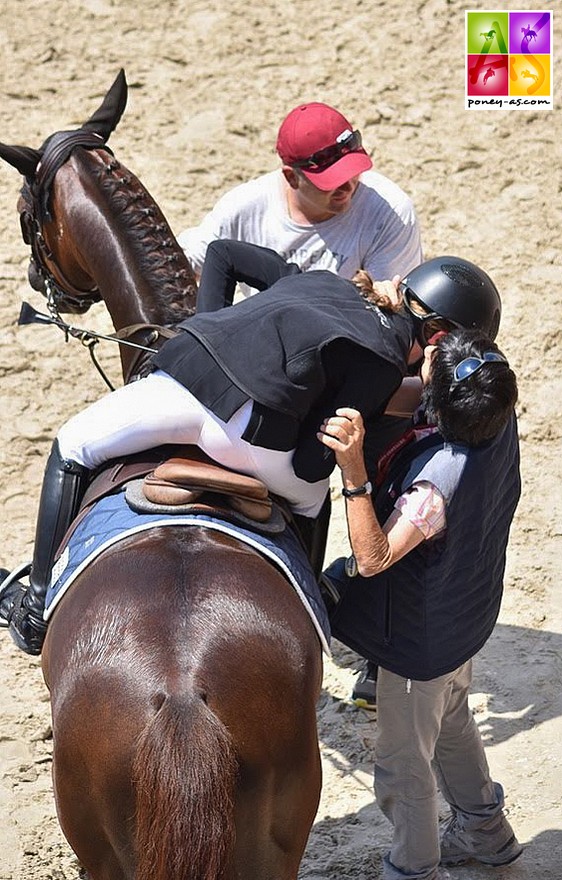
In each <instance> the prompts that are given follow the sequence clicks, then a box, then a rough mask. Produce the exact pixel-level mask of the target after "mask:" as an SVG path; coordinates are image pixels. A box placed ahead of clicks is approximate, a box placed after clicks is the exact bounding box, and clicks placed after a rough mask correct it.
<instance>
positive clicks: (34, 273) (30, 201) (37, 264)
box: [20, 130, 113, 319]
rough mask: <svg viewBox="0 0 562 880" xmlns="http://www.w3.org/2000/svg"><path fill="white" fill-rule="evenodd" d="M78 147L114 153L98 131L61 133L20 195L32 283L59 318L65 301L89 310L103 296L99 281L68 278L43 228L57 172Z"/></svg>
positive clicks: (22, 228) (49, 145) (22, 222)
mask: <svg viewBox="0 0 562 880" xmlns="http://www.w3.org/2000/svg"><path fill="white" fill-rule="evenodd" d="M75 147H83V148H84V149H87V150H94V149H100V148H103V149H104V150H107V152H109V153H111V150H110V149H109V147H108V146H107V145H106V144H105V142H104V140H103V138H102V137H101V136H100V135H98V134H94V132H90V131H82V130H79V131H67V132H60V133H59V134H58V135H57V136H56V137H55V139H54V140H53V141H52V142H51V143H49V144H48V145H47V147H46V149H45V152H44V153H43V155H42V157H41V161H40V163H39V165H38V166H37V171H36V174H35V178H34V179H33V180H32V181H30V180H29V179H26V181H25V183H24V185H23V187H22V189H21V194H20V225H21V232H22V236H23V240H24V241H25V243H26V244H28V245H29V246H30V248H31V266H30V272H29V275H30V282H31V285H32V287H33V288H34V289H35V290H40V291H41V292H42V293H43V294H44V296H45V298H46V300H47V308H48V309H49V313H50V314H51V315H52V316H53V317H54V318H57V319H60V313H59V307H61V306H62V305H63V304H64V305H66V306H69V307H70V310H71V311H75V312H85V311H87V310H88V309H89V308H90V306H92V305H93V304H94V303H97V302H100V301H101V298H102V297H101V294H100V292H99V289H98V288H97V286H96V285H95V284H92V286H91V287H88V288H86V289H81V288H78V287H76V286H75V285H74V284H72V282H70V281H69V280H68V278H67V277H66V276H65V274H64V272H63V271H62V269H61V268H60V266H58V265H57V263H56V262H55V258H54V254H53V253H52V251H51V250H50V249H49V248H48V246H47V243H46V241H45V238H44V236H43V231H42V230H43V223H44V222H45V221H48V220H50V219H51V218H50V213H49V197H50V194H51V185H52V183H53V180H54V177H55V174H56V173H57V171H58V170H59V168H60V167H61V166H62V165H64V163H65V162H66V160H67V159H68V157H69V156H70V154H71V152H72V150H73V149H74V148H75ZM111 155H113V154H112V153H111Z"/></svg>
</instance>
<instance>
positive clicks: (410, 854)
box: [375, 660, 503, 880]
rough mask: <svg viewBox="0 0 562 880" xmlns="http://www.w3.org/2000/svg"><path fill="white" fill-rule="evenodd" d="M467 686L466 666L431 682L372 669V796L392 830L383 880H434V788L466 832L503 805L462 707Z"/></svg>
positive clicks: (436, 856)
mask: <svg viewBox="0 0 562 880" xmlns="http://www.w3.org/2000/svg"><path fill="white" fill-rule="evenodd" d="M471 682H472V661H470V660H469V661H468V662H467V663H464V664H463V665H462V666H460V667H459V668H458V669H456V670H454V671H453V672H450V673H448V674H447V675H442V676H440V677H439V678H435V679H433V680H431V681H414V680H410V679H405V678H402V677H400V676H399V675H395V674H394V673H392V672H388V670H386V669H382V668H379V673H378V680H377V728H378V734H377V740H376V758H375V793H376V796H377V803H378V805H379V807H380V808H381V810H382V811H383V813H384V814H385V816H386V817H387V818H388V819H389V820H390V821H391V822H392V824H393V826H394V835H393V839H392V846H391V849H390V852H389V853H388V854H387V855H386V856H385V859H384V868H383V880H403V878H404V877H405V876H406V877H408V878H409V880H422V878H423V880H434V878H436V877H437V866H438V865H439V859H440V848H439V820H438V799H437V787H438V786H439V789H440V790H441V793H442V794H443V796H444V797H445V799H446V800H447V801H448V802H449V804H450V805H451V807H452V808H453V810H454V811H456V812H459V813H462V814H463V816H466V821H467V823H468V825H469V826H472V827H478V825H479V824H480V823H481V822H482V821H483V820H487V819H489V818H490V817H491V816H493V815H495V814H496V813H498V812H500V811H501V809H502V807H503V797H502V789H501V786H499V785H497V784H494V783H493V782H492V780H491V778H490V772H489V768H488V762H487V760H486V755H485V753H484V746H483V744H482V739H481V737H480V733H479V731H478V727H477V726H476V723H475V721H474V718H473V715H472V712H471V710H470V708H469V706H468V695H469V691H470V687H471ZM498 798H500V800H498Z"/></svg>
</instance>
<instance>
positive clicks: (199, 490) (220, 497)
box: [72, 445, 290, 531]
mask: <svg viewBox="0 0 562 880" xmlns="http://www.w3.org/2000/svg"><path fill="white" fill-rule="evenodd" d="M123 486H126V496H125V497H126V499H127V501H128V503H129V505H130V506H131V507H132V508H133V509H134V510H137V511H138V512H139V513H155V512H158V511H159V510H161V511H162V512H166V513H178V514H180V513H186V512H189V513H205V514H207V515H212V516H217V517H219V518H225V519H227V520H232V521H235V522H239V523H242V524H243V525H246V526H248V525H254V526H255V528H256V529H257V530H262V531H282V530H283V528H284V527H285V524H286V521H287V520H288V519H290V514H289V513H288V511H286V510H285V509H284V508H283V507H280V506H279V503H278V501H277V499H276V503H275V504H274V501H273V499H272V498H271V496H270V495H269V492H268V490H267V487H266V486H265V484H264V483H262V482H261V480H257V479H255V478H254V477H248V476H246V475H245V474H240V473H238V472H236V471H231V470H228V469H227V468H224V467H222V466H221V465H219V464H216V462H214V461H213V460H212V459H210V458H209V457H208V456H207V455H205V453H204V452H202V451H201V450H200V449H199V448H198V447H197V446H188V445H185V446H160V447H157V448H156V449H150V450H148V451H146V452H143V453H138V454H137V455H131V456H128V457H127V458H126V459H124V460H123V461H113V462H111V463H110V464H109V465H108V466H106V467H105V468H104V469H103V470H101V471H100V472H99V473H98V474H97V475H96V476H95V478H94V479H93V481H92V482H91V483H90V485H89V486H88V489H87V490H86V493H85V495H84V498H83V500H82V504H81V507H80V512H79V514H78V517H77V521H80V520H81V519H82V518H83V516H85V514H86V513H87V511H88V510H89V509H90V508H91V507H92V505H93V504H94V503H95V502H96V501H99V499H100V498H103V497H104V496H105V495H108V494H110V493H112V492H115V491H116V490H118V489H120V488H122V487H123ZM77 521H75V523H73V526H72V528H73V529H74V528H75V526H76V525H77Z"/></svg>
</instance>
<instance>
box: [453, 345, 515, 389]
mask: <svg viewBox="0 0 562 880" xmlns="http://www.w3.org/2000/svg"><path fill="white" fill-rule="evenodd" d="M498 363H500V364H507V359H506V358H504V356H503V355H501V354H499V353H498V352H497V351H485V352H484V354H483V355H482V357H481V358H480V357H476V356H475V355H472V356H471V357H467V358H464V360H462V361H461V362H460V363H459V364H457V365H456V367H455V370H454V372H453V381H452V383H451V388H454V387H455V385H458V384H459V383H460V382H464V380H465V379H468V378H469V377H470V376H473V375H474V374H475V373H476V372H477V371H478V370H479V369H480V368H481V367H483V366H484V364H498Z"/></svg>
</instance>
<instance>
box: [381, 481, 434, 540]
mask: <svg viewBox="0 0 562 880" xmlns="http://www.w3.org/2000/svg"><path fill="white" fill-rule="evenodd" d="M394 506H395V508H396V509H397V510H399V511H400V512H401V513H402V515H403V516H405V517H406V518H407V519H408V520H409V521H410V522H411V523H412V525H414V526H416V528H418V529H419V530H420V532H421V533H422V534H423V536H424V538H425V540H426V541H427V540H428V539H429V538H433V537H435V535H437V534H439V532H442V531H443V529H444V528H445V527H446V525H447V522H446V516H445V499H444V498H443V495H442V494H441V492H440V491H439V489H437V487H436V486H434V485H433V483H430V482H428V481H427V480H421V481H420V482H419V483H414V485H413V486H412V487H411V489H409V490H408V491H407V492H404V494H403V495H401V496H400V498H398V500H397V502H396V504H395V505H394Z"/></svg>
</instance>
